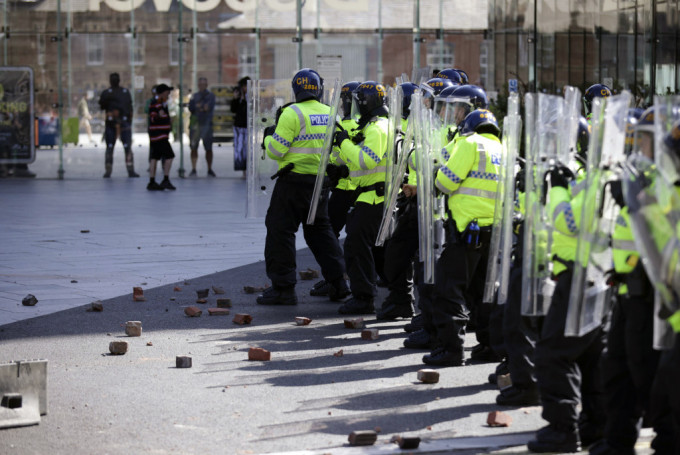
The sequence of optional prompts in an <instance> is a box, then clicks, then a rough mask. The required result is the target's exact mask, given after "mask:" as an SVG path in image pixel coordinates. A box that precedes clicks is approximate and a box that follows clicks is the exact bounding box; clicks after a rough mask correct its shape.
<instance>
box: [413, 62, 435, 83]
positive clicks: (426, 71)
mask: <svg viewBox="0 0 680 455" xmlns="http://www.w3.org/2000/svg"><path fill="white" fill-rule="evenodd" d="M430 79H432V68H430V67H429V66H424V67H422V68H413V71H411V82H413V83H414V84H417V85H420V84H422V83H424V82H425V81H428V80H430Z"/></svg>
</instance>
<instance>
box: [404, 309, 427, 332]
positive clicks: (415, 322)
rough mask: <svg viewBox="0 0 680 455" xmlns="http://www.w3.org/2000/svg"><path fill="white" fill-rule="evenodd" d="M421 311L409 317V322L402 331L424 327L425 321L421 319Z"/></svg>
mask: <svg viewBox="0 0 680 455" xmlns="http://www.w3.org/2000/svg"><path fill="white" fill-rule="evenodd" d="M423 318H424V317H423V313H419V314H417V315H415V316H413V318H412V319H411V322H409V323H408V324H406V325H405V326H404V332H406V333H413V332H417V331H418V330H420V329H422V328H423V327H425V321H424V320H423Z"/></svg>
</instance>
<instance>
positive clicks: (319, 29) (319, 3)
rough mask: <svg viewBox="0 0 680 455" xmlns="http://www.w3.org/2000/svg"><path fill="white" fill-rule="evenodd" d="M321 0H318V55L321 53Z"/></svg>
mask: <svg viewBox="0 0 680 455" xmlns="http://www.w3.org/2000/svg"><path fill="white" fill-rule="evenodd" d="M322 51H323V46H322V45H321V0H316V55H321V52H322Z"/></svg>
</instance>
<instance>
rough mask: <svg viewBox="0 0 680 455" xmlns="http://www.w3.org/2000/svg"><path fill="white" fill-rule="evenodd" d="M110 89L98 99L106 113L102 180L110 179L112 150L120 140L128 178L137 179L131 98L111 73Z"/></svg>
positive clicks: (116, 77)
mask: <svg viewBox="0 0 680 455" xmlns="http://www.w3.org/2000/svg"><path fill="white" fill-rule="evenodd" d="M109 82H110V84H111V87H109V88H108V89H106V90H104V91H103V92H102V94H101V96H100V97H99V107H100V108H101V109H102V110H103V111H105V112H106V123H105V126H106V130H105V132H104V139H105V140H106V152H105V155H104V167H105V169H106V171H105V173H104V178H109V177H111V171H112V170H113V148H114V146H115V145H116V140H117V139H120V141H121V142H122V143H123V148H124V149H125V166H126V167H127V172H128V177H139V174H137V173H136V172H135V163H134V155H133V154H132V96H131V95H130V92H129V91H128V89H126V88H124V87H121V86H120V75H119V74H118V73H111V75H110V76H109Z"/></svg>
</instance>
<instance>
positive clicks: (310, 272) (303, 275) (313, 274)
mask: <svg viewBox="0 0 680 455" xmlns="http://www.w3.org/2000/svg"><path fill="white" fill-rule="evenodd" d="M317 278H319V271H318V270H314V269H310V268H307V270H300V279H301V280H314V279H317Z"/></svg>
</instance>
